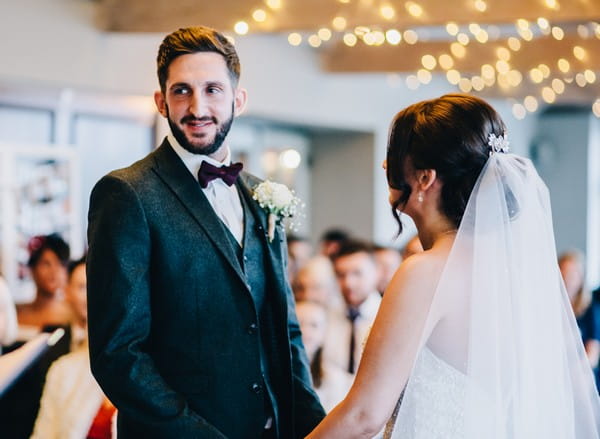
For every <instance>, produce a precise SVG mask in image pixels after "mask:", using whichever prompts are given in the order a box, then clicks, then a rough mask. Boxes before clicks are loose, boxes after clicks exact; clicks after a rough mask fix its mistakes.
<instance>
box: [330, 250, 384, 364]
mask: <svg viewBox="0 0 600 439" xmlns="http://www.w3.org/2000/svg"><path fill="white" fill-rule="evenodd" d="M333 265H334V269H335V273H336V276H337V279H338V284H339V286H340V290H341V292H342V297H343V299H344V305H345V306H344V309H343V310H332V312H331V317H330V320H329V326H328V330H327V340H326V342H325V348H324V355H325V358H326V359H328V360H329V361H332V362H333V363H335V364H337V365H338V366H340V367H342V368H344V369H345V370H347V371H348V372H349V373H352V374H354V373H355V372H356V369H357V367H358V362H359V360H360V357H361V356H362V352H363V347H364V342H365V341H366V339H367V336H368V333H369V330H370V329H371V325H372V324H373V320H375V315H376V314H377V310H378V309H379V304H380V303H381V295H380V294H379V292H378V291H377V266H376V264H375V259H374V257H373V251H372V247H371V246H370V245H369V244H366V243H363V242H361V241H347V242H345V243H344V244H343V245H342V246H341V247H340V249H339V251H338V252H337V253H336V255H335V257H334V259H333Z"/></svg>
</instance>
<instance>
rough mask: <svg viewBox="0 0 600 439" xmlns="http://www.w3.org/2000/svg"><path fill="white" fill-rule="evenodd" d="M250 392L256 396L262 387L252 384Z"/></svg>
mask: <svg viewBox="0 0 600 439" xmlns="http://www.w3.org/2000/svg"><path fill="white" fill-rule="evenodd" d="M252 391H253V392H254V393H256V394H257V395H258V394H259V393H260V392H262V386H261V385H260V384H258V383H254V384H252Z"/></svg>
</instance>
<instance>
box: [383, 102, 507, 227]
mask: <svg viewBox="0 0 600 439" xmlns="http://www.w3.org/2000/svg"><path fill="white" fill-rule="evenodd" d="M504 131H505V125H504V122H503V121H502V119H501V118H500V116H499V115H498V113H496V110H494V109H493V108H492V107H491V106H490V105H489V104H488V103H487V102H485V101H484V100H482V99H479V98H477V97H475V96H470V95H465V94H447V95H444V96H442V97H440V98H437V99H432V100H428V101H422V102H418V103H416V104H413V105H411V106H409V107H407V108H405V109H404V110H402V111H400V112H399V113H398V114H397V115H396V117H394V120H393V121H392V126H391V129H390V136H389V141H388V150H387V180H388V184H389V186H390V187H391V188H393V189H397V190H399V191H400V197H399V198H398V200H396V201H395V202H394V205H393V206H392V213H393V214H394V218H396V221H397V222H398V225H399V228H400V233H401V232H402V223H401V221H400V215H399V213H398V209H401V208H402V207H403V206H404V204H406V202H407V201H408V199H409V197H410V194H411V188H410V186H409V185H408V183H407V180H406V173H412V172H414V170H419V169H435V171H436V174H437V178H439V179H440V180H441V181H442V184H443V185H442V193H441V206H440V209H441V211H442V212H443V213H444V214H445V215H446V216H447V217H448V219H450V221H452V223H453V224H454V225H455V226H456V227H458V225H459V224H460V221H461V219H462V216H463V214H464V211H465V208H466V206H467V202H468V201H469V196H470V194H471V191H472V189H473V186H474V185H475V182H476V181H477V177H478V176H479V173H480V172H481V170H482V168H483V166H484V165H485V163H486V161H487V159H488V157H489V154H490V146H489V145H488V139H489V136H490V134H494V135H496V136H503V135H504Z"/></svg>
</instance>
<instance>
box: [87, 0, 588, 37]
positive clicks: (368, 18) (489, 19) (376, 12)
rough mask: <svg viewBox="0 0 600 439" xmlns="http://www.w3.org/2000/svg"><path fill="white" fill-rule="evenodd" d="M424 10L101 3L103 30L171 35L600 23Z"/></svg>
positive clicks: (332, 3)
mask: <svg viewBox="0 0 600 439" xmlns="http://www.w3.org/2000/svg"><path fill="white" fill-rule="evenodd" d="M414 1H415V2H416V3H418V4H420V5H421V6H422V8H423V14H422V15H421V16H420V17H418V18H415V17H413V16H411V15H410V14H409V13H408V12H407V11H406V9H405V3H406V2H405V1H404V0H402V1H401V0H388V1H387V3H388V4H390V5H391V6H393V7H394V9H395V16H394V17H393V18H392V19H390V20H386V19H384V18H383V17H382V15H381V13H380V9H379V6H378V5H379V4H380V2H379V1H378V0H377V1H376V0H352V1H351V2H349V3H347V4H342V3H340V2H339V1H338V0H281V3H282V7H281V9H279V10H271V9H269V8H268V7H267V6H265V5H264V3H263V2H261V1H258V0H220V1H218V2H217V1H214V0H128V1H122V0H100V5H99V6H100V11H99V12H100V20H99V22H100V23H101V24H100V26H101V27H102V28H103V29H104V30H107V31H115V32H170V31H172V30H174V29H177V28H180V27H185V26H192V25H198V24H204V25H208V26H212V27H214V28H217V29H220V30H222V31H231V30H232V28H233V25H234V24H235V23H236V22H237V21H239V20H245V21H247V22H248V23H249V24H250V30H251V32H290V31H314V30H316V29H318V28H320V27H331V21H332V19H333V18H334V17H336V16H343V17H344V18H346V20H347V24H348V28H350V29H353V28H354V27H355V26H358V25H367V26H380V27H382V28H389V27H400V28H407V27H418V26H438V25H442V24H445V23H447V22H448V21H454V22H456V23H459V24H466V23H472V22H477V23H486V24H501V23H514V22H515V21H516V20H517V19H518V18H524V19H528V20H536V19H537V18H538V17H545V18H547V19H548V20H550V21H556V22H569V21H578V22H579V21H592V20H598V19H600V2H599V1H598V0H558V4H559V7H558V8H556V9H550V8H548V7H546V6H545V3H544V2H543V1H542V0H487V2H486V4H487V9H486V10H485V11H484V12H479V11H478V10H476V9H475V6H474V4H475V3H474V0H451V1H448V0H414ZM261 3H263V5H262V8H263V9H264V10H265V11H267V19H266V20H265V21H264V22H263V23H256V22H254V21H253V20H252V17H251V14H252V12H253V10H254V9H256V8H257V7H260V6H261Z"/></svg>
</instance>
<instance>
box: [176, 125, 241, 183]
mask: <svg viewBox="0 0 600 439" xmlns="http://www.w3.org/2000/svg"><path fill="white" fill-rule="evenodd" d="M167 140H168V142H169V144H170V145H171V147H172V148H173V150H174V151H175V153H176V154H177V155H178V156H179V158H180V159H181V160H182V161H183V164H184V165H185V167H186V168H188V170H189V171H190V172H191V174H192V175H193V176H194V178H197V176H198V171H199V170H200V165H202V162H203V161H206V162H208V163H210V164H211V165H213V166H217V167H221V166H223V165H229V164H231V150H230V149H229V146H227V145H224V147H225V148H226V151H227V154H226V155H225V158H224V159H223V161H222V162H220V161H218V160H215V159H213V158H212V157H209V156H207V155H204V154H194V153H192V152H189V151H188V150H187V149H185V148H184V147H183V146H181V145H180V144H179V142H178V141H177V139H175V136H173V134H172V133H169V134H167Z"/></svg>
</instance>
